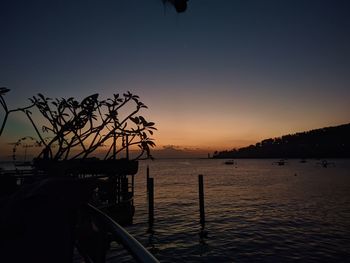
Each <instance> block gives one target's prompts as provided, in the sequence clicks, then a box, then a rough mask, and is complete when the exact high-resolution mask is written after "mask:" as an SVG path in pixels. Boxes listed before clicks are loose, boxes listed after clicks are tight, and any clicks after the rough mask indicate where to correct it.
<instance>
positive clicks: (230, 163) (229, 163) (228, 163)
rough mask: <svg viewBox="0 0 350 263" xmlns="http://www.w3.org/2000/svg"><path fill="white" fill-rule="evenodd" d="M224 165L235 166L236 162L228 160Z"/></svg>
mask: <svg viewBox="0 0 350 263" xmlns="http://www.w3.org/2000/svg"><path fill="white" fill-rule="evenodd" d="M224 164H227V165H233V164H235V161H234V160H227V161H225V162H224Z"/></svg>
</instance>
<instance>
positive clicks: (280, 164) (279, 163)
mask: <svg viewBox="0 0 350 263" xmlns="http://www.w3.org/2000/svg"><path fill="white" fill-rule="evenodd" d="M286 163H287V162H286V160H284V159H281V160H279V161H277V162H274V163H272V164H277V165H279V166H282V165H285V164H286Z"/></svg>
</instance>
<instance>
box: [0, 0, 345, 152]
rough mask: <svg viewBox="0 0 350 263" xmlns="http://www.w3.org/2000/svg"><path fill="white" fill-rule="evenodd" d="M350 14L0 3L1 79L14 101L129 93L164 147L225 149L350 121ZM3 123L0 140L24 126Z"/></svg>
mask: <svg viewBox="0 0 350 263" xmlns="http://www.w3.org/2000/svg"><path fill="white" fill-rule="evenodd" d="M349 14H350V1H346V0H328V1H324V0H284V1H281V0H276V1H261V0H255V1H254V0H251V1H249V0H189V2H188V10H187V11H186V12H185V13H182V14H177V13H176V12H175V10H174V9H173V8H172V7H171V6H166V7H164V6H163V5H162V2H161V0H132V1H131V0H109V1H101V0H99V1H97V0H95V1H92V0H84V1H82V0H81V1H73V0H70V1H47V0H45V1H34V0H31V1H16V0H10V1H8V0H5V1H4V0H3V1H1V3H0V36H1V41H0V86H6V87H8V88H10V89H11V93H10V94H8V95H7V96H6V97H7V100H8V103H9V105H10V107H12V108H13V107H15V106H19V105H24V104H26V103H27V98H29V97H31V96H32V95H34V94H36V93H39V92H40V93H43V94H45V95H48V96H51V97H71V96H74V97H77V98H82V97H84V96H87V95H90V94H92V93H96V92H98V93H100V95H101V96H102V97H105V98H106V97H108V96H110V95H112V94H113V93H120V92H125V91H127V90H130V91H131V92H133V93H136V94H138V95H140V97H141V98H142V101H143V102H144V103H145V104H146V105H148V106H149V110H148V111H147V112H146V116H148V117H149V118H150V119H151V120H152V121H154V122H156V123H157V127H158V129H159V131H158V133H157V135H156V136H155V138H156V142H157V145H158V146H159V147H160V148H162V147H164V146H167V147H166V149H167V150H171V149H173V148H176V149H178V150H180V149H183V148H186V150H188V149H191V150H196V149H201V150H202V151H203V152H209V151H213V150H222V149H232V148H233V147H239V146H245V145H248V144H251V143H255V142H257V141H260V140H262V139H264V138H269V137H275V136H280V135H283V134H287V133H294V132H297V131H304V130H309V129H314V128H320V127H324V126H333V125H338V124H343V123H348V122H350V87H349V83H350V15H349ZM8 124H9V127H8V129H7V132H6V131H5V134H4V136H3V138H2V139H1V140H2V141H3V142H4V141H6V140H11V139H12V137H14V136H17V132H18V133H20V131H21V132H22V131H23V130H25V127H26V125H25V124H23V123H22V119H21V118H19V117H13V118H11V120H10V121H9V123H8ZM19 127H24V128H23V129H18V128H19ZM11 136H12V137H11Z"/></svg>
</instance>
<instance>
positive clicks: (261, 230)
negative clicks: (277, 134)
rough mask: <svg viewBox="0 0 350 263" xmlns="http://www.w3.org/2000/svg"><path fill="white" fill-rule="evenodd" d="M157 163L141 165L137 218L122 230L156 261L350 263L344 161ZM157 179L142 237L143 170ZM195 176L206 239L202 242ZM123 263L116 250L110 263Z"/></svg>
mask: <svg viewBox="0 0 350 263" xmlns="http://www.w3.org/2000/svg"><path fill="white" fill-rule="evenodd" d="M273 162H274V160H237V165H234V166H232V165H224V164H223V161H222V160H156V161H153V162H141V164H140V169H139V173H138V174H137V176H136V190H135V191H136V199H135V206H136V215H135V217H134V225H133V226H131V227H128V228H127V230H128V231H129V232H130V233H132V234H133V235H134V236H135V237H136V238H137V239H138V240H139V241H140V242H141V243H142V244H143V245H145V246H146V247H147V248H149V249H150V250H151V251H152V253H153V254H154V255H155V256H156V257H157V258H158V259H159V260H160V261H161V262H295V261H303V262H320V261H323V262H350V160H335V161H334V162H335V164H336V166H335V167H329V168H323V167H321V166H320V165H318V164H317V161H315V160H309V161H308V162H307V163H300V162H299V160H289V161H288V163H287V164H286V165H284V166H278V165H272V163H273ZM147 164H149V166H150V171H151V176H152V177H154V180H155V223H154V228H153V230H154V233H148V232H147V229H148V225H147V203H146V189H145V177H146V176H145V174H146V165H147ZM198 174H203V175H204V184H205V210H206V231H207V237H205V238H200V235H199V233H200V224H199V208H198V190H197V189H198V177H197V176H198ZM114 259H117V261H118V262H123V261H124V262H128V261H130V258H129V257H128V256H126V253H124V252H120V250H119V246H117V245H115V248H113V252H112V253H110V255H109V262H113V260H114Z"/></svg>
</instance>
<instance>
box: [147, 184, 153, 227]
mask: <svg viewBox="0 0 350 263" xmlns="http://www.w3.org/2000/svg"><path fill="white" fill-rule="evenodd" d="M153 221H154V180H153V178H149V179H148V224H149V228H152V227H153Z"/></svg>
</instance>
